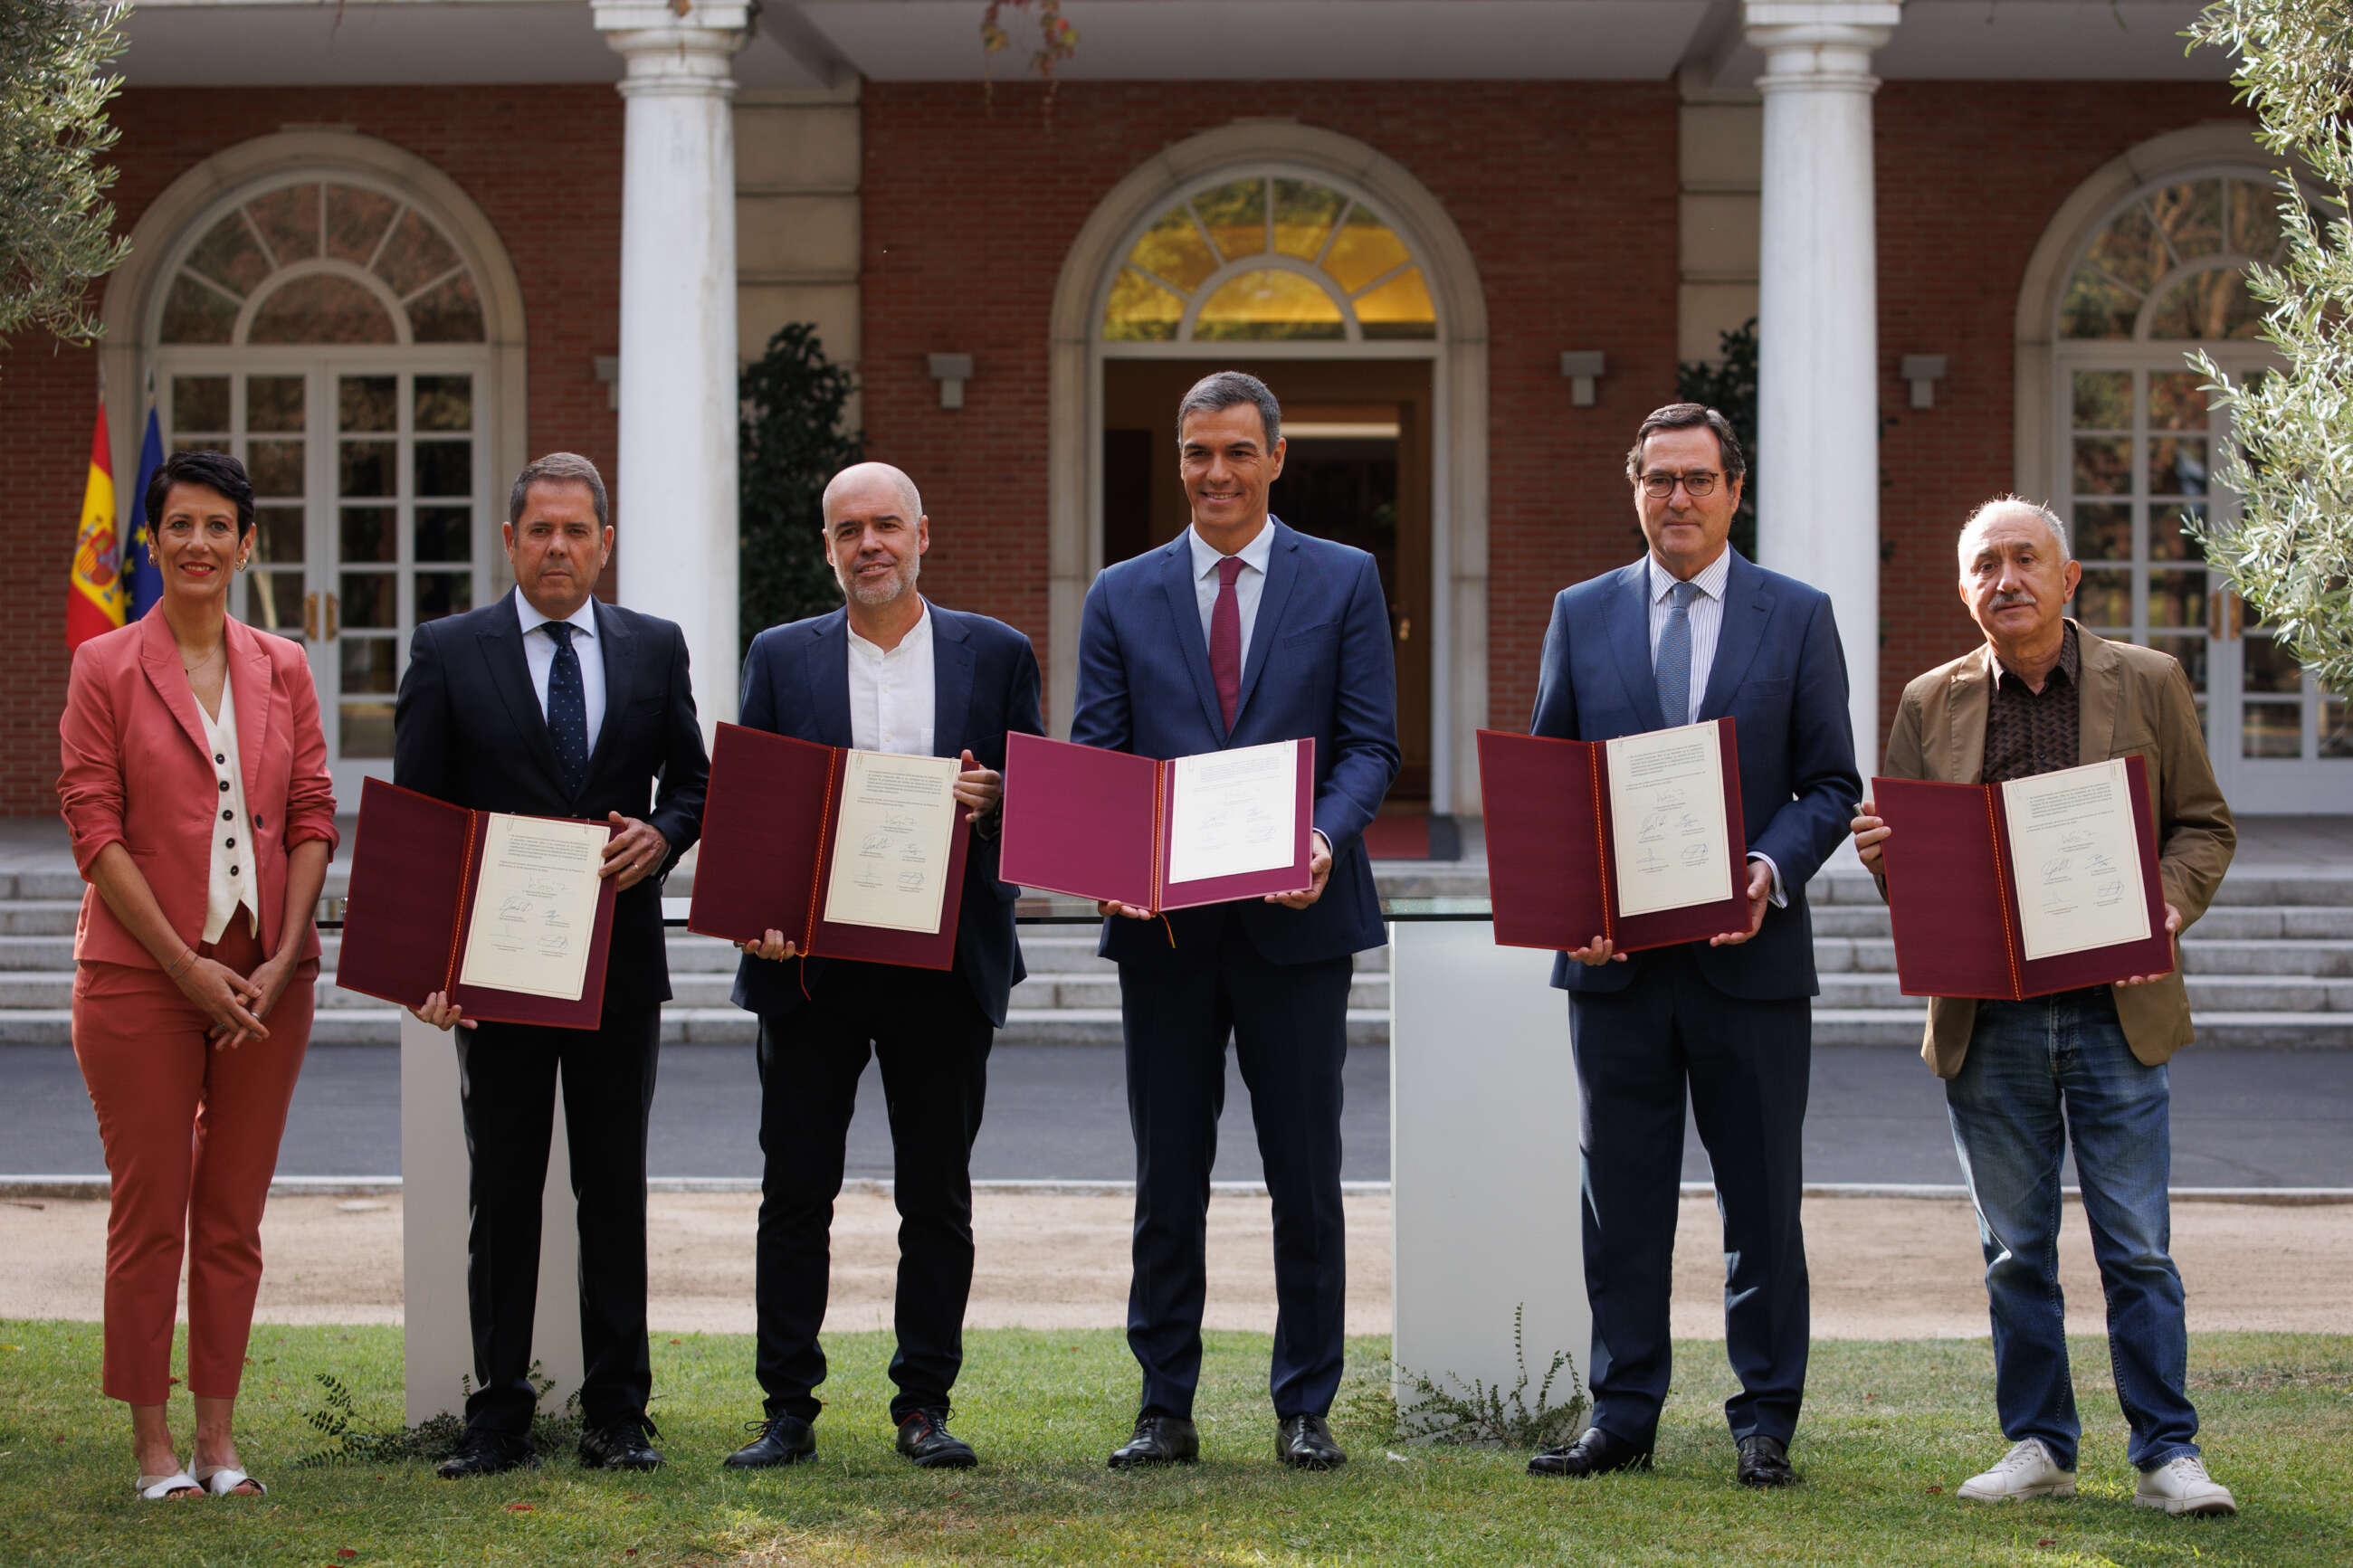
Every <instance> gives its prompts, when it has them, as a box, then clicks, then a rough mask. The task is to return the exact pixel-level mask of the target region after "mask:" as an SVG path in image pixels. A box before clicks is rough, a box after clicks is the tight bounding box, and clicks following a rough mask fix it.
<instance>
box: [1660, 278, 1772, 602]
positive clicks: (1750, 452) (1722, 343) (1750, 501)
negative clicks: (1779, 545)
mask: <svg viewBox="0 0 2353 1568" xmlns="http://www.w3.org/2000/svg"><path fill="white" fill-rule="evenodd" d="M1717 344H1718V347H1719V348H1720V349H1721V350H1722V355H1723V357H1721V358H1720V359H1716V360H1714V361H1709V360H1704V359H1688V360H1685V361H1683V363H1681V364H1679V365H1677V366H1675V395H1676V396H1677V397H1679V398H1681V399H1683V401H1684V402H1685V403H1698V404H1703V405H1706V406H1707V407H1709V408H1713V409H1715V411H1716V412H1717V413H1718V414H1721V415H1723V416H1725V419H1726V420H1728V421H1730V422H1731V425H1732V433H1733V434H1734V435H1736V436H1737V437H1740V448H1741V450H1742V451H1743V452H1744V453H1746V455H1747V458H1748V478H1747V479H1746V482H1745V483H1744V485H1743V488H1742V489H1741V492H1740V510H1738V511H1736V512H1734V513H1733V514H1732V547H1733V548H1734V549H1735V550H1737V551H1739V552H1740V553H1742V554H1743V555H1746V557H1748V559H1750V560H1751V561H1754V560H1756V559H1757V318H1756V317H1754V316H1751V317H1749V318H1748V320H1747V321H1744V322H1742V323H1741V324H1740V325H1739V326H1738V327H1736V328H1735V329H1733V330H1732V331H1728V332H1722V333H1718V334H1717Z"/></svg>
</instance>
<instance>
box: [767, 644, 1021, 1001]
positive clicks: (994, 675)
mask: <svg viewBox="0 0 2353 1568" xmlns="http://www.w3.org/2000/svg"><path fill="white" fill-rule="evenodd" d="M931 612H932V754H933V755H934V756H938V757H955V756H961V755H963V754H964V752H966V751H970V752H972V754H973V756H974V758H975V759H976V761H977V762H978V763H980V765H981V766H982V767H985V768H994V769H996V770H997V771H998V772H999V773H1002V772H1003V771H1004V769H1005V737H1006V735H1007V734H1008V732H1009V731H1020V732H1021V733H1022V734H1025V735H1039V734H1043V733H1045V730H1046V725H1045V721H1044V719H1043V718H1042V716H1041V715H1040V714H1039V710H1038V656H1037V654H1036V653H1035V652H1034V651H1033V650H1032V649H1031V648H1030V647H1029V638H1028V637H1024V636H1022V635H1021V634H1020V633H1019V632H1018V631H1015V630H1014V629H1013V628H1012V627H1011V626H1007V625H1006V624H1005V623H1004V622H1003V621H996V620H991V619H989V618H988V617H987V616H976V615H968V614H966V613H965V612H963V611H961V610H949V609H943V608H941V607H940V606H939V605H932V606H931ZM742 706H743V712H742V718H741V722H743V723H744V724H746V725H748V726H750V727H751V728H753V729H754V730H767V731H772V732H774V733H776V734H779V735H791V736H794V737H796V738H797V739H799V740H803V741H815V742H818V743H819V744H821V745H827V746H850V745H855V744H856V743H857V742H855V741H854V740H853V739H852V738H851V735H850V729H849V611H848V610H846V609H842V610H836V611H834V612H833V613H832V614H830V615H824V616H810V617H809V618H808V619H807V620H805V621H794V622H792V623H791V624H790V625H788V626H770V627H769V628H768V629H767V630H766V631H765V632H762V633H761V634H760V635H759V636H758V637H754V638H753V639H752V649H751V651H750V652H749V653H747V654H745V655H744V698H743V705H742ZM976 826H978V827H979V828H981V829H984V830H985V831H976V832H975V833H974V834H973V835H972V842H971V847H969V848H968V849H967V850H966V851H965V862H964V891H963V895H962V900H963V901H962V902H961V903H960V904H959V905H958V913H957V915H956V942H955V967H956V972H957V973H960V974H962V975H963V976H964V977H965V983H966V984H969V985H971V987H972V994H973V996H974V998H975V999H976V1000H977V1001H978V1002H979V1004H980V1010H981V1011H982V1012H984V1013H986V1014H987V1015H988V1021H989V1022H990V1023H992V1024H994V1025H996V1026H997V1027H998V1028H1000V1029H1001V1028H1003V1027H1004V1026H1005V1009H1006V1005H1007V998H1008V997H1009V996H1010V995H1011V994H1012V992H1013V988H1014V987H1015V986H1016V985H1018V984H1020V983H1021V981H1022V979H1023V978H1024V976H1025V975H1027V973H1029V972H1028V971H1027V970H1026V969H1024V968H1023V967H1022V964H1021V948H1020V945H1019V944H1018V942H1015V941H1014V937H1013V900H1014V899H1015V898H1016V897H1017V896H1018V895H1019V893H1020V891H1021V889H1018V888H1016V887H1013V886H1012V885H1010V884H1009V883H1006V882H1000V881H998V880H997V832H996V825H995V824H993V823H982V824H978V825H976ZM826 962H827V961H826V960H824V959H822V958H812V959H807V960H803V959H798V958H791V959H786V961H785V962H783V963H772V962H770V961H769V960H767V959H765V958H751V957H746V958H745V959H744V961H743V963H740V964H739V965H737V967H736V970H735V1005H737V1006H738V1007H743V1008H746V1009H748V1010H750V1011H752V1012H754V1013H759V1014H762V1015H765V1016H779V1015H782V1014H786V1013H789V1012H791V1011H792V1010H793V1009H794V1008H796V1007H798V1006H799V1005H801V1004H802V1003H803V1002H804V1001H805V1000H807V994H806V993H805V992H803V990H802V989H801V980H802V975H801V968H802V965H803V964H804V963H806V964H807V967H808V975H807V978H808V981H809V983H810V984H811V985H812V986H813V985H814V984H816V981H817V977H818V974H819V973H822V972H823V970H824V968H825V965H826ZM877 1000H878V1001H881V1002H887V1001H888V998H886V997H878V998H877Z"/></svg>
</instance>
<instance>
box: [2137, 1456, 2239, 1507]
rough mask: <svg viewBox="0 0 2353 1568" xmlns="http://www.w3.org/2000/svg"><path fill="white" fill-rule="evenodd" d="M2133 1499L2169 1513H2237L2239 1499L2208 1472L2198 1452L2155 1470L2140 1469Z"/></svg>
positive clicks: (2173, 1460) (2180, 1457) (2142, 1504)
mask: <svg viewBox="0 0 2353 1568" xmlns="http://www.w3.org/2000/svg"><path fill="white" fill-rule="evenodd" d="M2133 1501H2135V1502H2137V1503H2138V1504H2140V1506H2141V1507H2143V1508H2161V1509H2163V1510H2165V1511H2166V1512H2168V1513H2236V1512H2238V1511H2239V1500H2238V1499H2237V1498H2234V1497H2232V1495H2231V1489H2230V1488H2228V1487H2226V1486H2224V1485H2223V1484H2222V1483H2221V1482H2220V1481H2218V1480H2216V1479H2214V1478H2213V1477H2211V1476H2210V1475H2208V1474H2207V1473H2206V1463H2205V1461H2204V1460H2202V1459H2200V1458H2199V1457H2198V1456H2197V1455H2195V1454H2183V1455H2181V1456H2179V1458H2173V1459H2169V1460H2168V1461H2167V1462H2166V1463H2164V1464H2162V1465H2159V1466H2158V1468H2156V1469H2153V1470H2144V1471H2142V1472H2141V1478H2140V1485H2139V1486H2138V1487H2137V1488H2135V1489H2133Z"/></svg>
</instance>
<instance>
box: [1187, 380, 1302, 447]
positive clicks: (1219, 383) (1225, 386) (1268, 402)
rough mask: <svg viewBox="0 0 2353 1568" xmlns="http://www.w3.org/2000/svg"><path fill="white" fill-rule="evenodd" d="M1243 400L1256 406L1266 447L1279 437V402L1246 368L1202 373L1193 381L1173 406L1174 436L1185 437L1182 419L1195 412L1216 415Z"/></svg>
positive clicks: (1280, 435)
mask: <svg viewBox="0 0 2353 1568" xmlns="http://www.w3.org/2000/svg"><path fill="white" fill-rule="evenodd" d="M1244 403H1250V404H1255V405H1257V406H1258V416H1259V420H1260V423H1261V424H1262V425H1263V426H1265V427H1266V449H1267V450H1268V451H1270V452H1271V451H1273V450H1274V444H1275V443H1276V442H1277V441H1280V440H1282V405H1281V404H1279V403H1277V402H1276V401H1275V400H1274V394H1273V392H1272V391H1271V390H1270V389H1269V387H1268V386H1267V384H1266V383H1264V382H1262V381H1261V380H1260V379H1259V378H1258V377H1256V376H1254V375H1251V374H1249V373H1248V372H1246V371H1239V370H1220V371H1216V372H1213V373H1212V374H1208V375H1205V376H1203V377H1202V378H1201V379H1200V380H1198V381H1197V382H1195V383H1194V384H1193V390H1192V391H1190V392H1188V393H1187V394H1186V395H1185V396H1184V400H1183V401H1182V402H1180V403H1178V404H1177V405H1176V439H1177V441H1178V442H1179V443H1182V442H1183V441H1184V439H1185V421H1186V420H1187V419H1188V418H1190V417H1191V416H1194V415H1196V414H1215V413H1217V412H1218V411H1219V410H1220V409H1225V408H1232V407H1236V406H1238V405H1241V404H1244Z"/></svg>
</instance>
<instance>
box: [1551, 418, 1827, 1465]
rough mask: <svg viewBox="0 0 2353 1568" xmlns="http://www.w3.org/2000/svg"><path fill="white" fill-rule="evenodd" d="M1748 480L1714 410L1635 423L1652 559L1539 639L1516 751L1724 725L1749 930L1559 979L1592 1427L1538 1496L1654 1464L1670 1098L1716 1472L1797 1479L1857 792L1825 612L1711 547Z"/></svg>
mask: <svg viewBox="0 0 2353 1568" xmlns="http://www.w3.org/2000/svg"><path fill="white" fill-rule="evenodd" d="M1745 474H1746V459H1745V458H1743V457H1742V455H1741V451H1740V443H1739V441H1738V440H1737V439H1736V437H1734V435H1733V433H1732V426H1730V424H1728V423H1727V422H1726V421H1725V417H1724V416H1723V415H1721V414H1719V413H1717V412H1716V411H1715V409H1712V408H1704V407H1702V406H1700V405H1698V404H1695V403H1676V404H1670V405H1667V406H1666V407H1664V408H1661V409H1659V410H1657V411H1656V412H1654V413H1652V414H1651V416H1650V417H1648V418H1647V419H1645V420H1643V421H1642V424H1641V428H1640V429H1639V430H1638V431H1637V432H1636V433H1635V437H1634V447H1633V449H1632V450H1631V451H1630V452H1629V453H1628V454H1627V456H1626V476H1627V478H1628V479H1629V480H1630V481H1631V484H1632V489H1633V497H1634V512H1635V516H1636V518H1637V519H1638V520H1639V521H1641V526H1642V533H1643V537H1644V538H1645V539H1646V540H1648V541H1649V543H1650V550H1649V552H1648V553H1647V554H1645V555H1644V556H1643V558H1642V559H1641V560H1640V561H1637V562H1635V563H1633V564H1632V565H1630V566H1627V567H1623V568H1621V569H1620V570H1618V571H1616V572H1612V573H1609V574H1607V575H1605V576H1600V577H1596V578H1593V579H1592V580H1590V581H1588V582H1585V583H1579V584H1577V585H1576V586H1575V587H1573V588H1565V589H1563V590H1562V591H1561V593H1560V596H1559V597H1558V599H1556V601H1555V602H1554V605H1553V616H1552V627H1551V629H1550V630H1549V631H1547V632H1546V634H1545V645H1544V668H1543V672H1542V675H1541V677H1540V679H1539V683H1538V685H1537V688H1536V709H1535V725H1534V731H1535V733H1536V734H1539V735H1553V736H1558V737H1561V738H1563V739H1567V740H1574V741H1607V740H1610V739H1613V738H1615V737H1617V736H1620V735H1630V734H1635V733H1638V732H1640V731H1646V730H1658V729H1665V728H1672V727H1673V726H1676V725H1682V724H1692V723H1699V722H1702V721H1709V720H1715V719H1719V718H1722V717H1724V716H1725V715H1727V714H1728V715H1730V716H1731V718H1732V720H1733V722H1734V730H1735V733H1736V738H1737V740H1738V743H1739V750H1740V811H1741V817H1742V820H1743V826H1745V827H1746V830H1747V836H1748V842H1747V845H1746V850H1747V858H1748V889H1747V891H1748V923H1747V926H1746V929H1745V930H1741V931H1725V932H1722V933H1720V934H1718V935H1716V936H1714V937H1711V938H1710V939H1709V940H1708V941H1706V942H1690V943H1687V944H1685V945H1683V946H1681V947H1672V948H1661V949H1655V950H1652V951H1651V952H1641V953H1636V954H1633V955H1631V956H1629V955H1627V954H1624V953H1620V952H1613V951H1612V950H1611V947H1610V944H1609V942H1608V941H1606V940H1604V938H1602V937H1601V936H1600V935H1599V934H1597V935H1596V936H1595V937H1594V939H1593V941H1592V942H1591V943H1590V944H1588V946H1586V947H1584V948H1580V949H1578V950H1577V952H1571V953H1566V954H1564V955H1562V957H1561V959H1560V960H1559V962H1558V963H1556V965H1555V966H1554V970H1553V984H1555V985H1558V986H1561V987H1563V988H1564V989H1566V990H1567V992H1568V994H1569V1019H1570V1025H1571V1039H1572V1042H1573V1045H1574V1047H1575V1050H1576V1053H1577V1089H1578V1092H1579V1094H1580V1096H1581V1097H1582V1099H1583V1100H1584V1126H1583V1133H1584V1136H1583V1146H1584V1155H1585V1291H1586V1295H1587V1298H1588V1300H1590V1301H1591V1303H1592V1307H1593V1352H1592V1360H1591V1361H1590V1363H1588V1370H1589V1372H1590V1373H1591V1380H1592V1385H1593V1425H1592V1426H1591V1427H1590V1428H1588V1430H1587V1431H1586V1432H1585V1434H1584V1435H1583V1436H1580V1437H1578V1438H1577V1441H1576V1442H1574V1443H1571V1444H1569V1445H1567V1447H1561V1448H1556V1449H1551V1450H1548V1451H1546V1453H1543V1454H1540V1455H1538V1456H1537V1457H1536V1458H1535V1459H1533V1460H1532V1461H1530V1462H1529V1465H1528V1468H1529V1469H1530V1470H1531V1471H1533V1472H1534V1473H1535V1474H1537V1475H1556V1476H1557V1475H1566V1476H1585V1475H1593V1474H1596V1473H1599V1472H1601V1471H1605V1470H1621V1469H1632V1468H1649V1466H1650V1462H1651V1445H1652V1442H1653V1439H1654V1438H1655V1436H1656V1435H1657V1431H1658V1424H1659V1409H1660V1406H1661V1405H1662V1404H1663V1403H1664V1401H1665V1399H1666V1395H1667V1385H1668V1376H1669V1371H1670V1368H1669V1357H1670V1346H1669V1342H1668V1337H1667V1332H1668V1320H1667V1292H1668V1285H1669V1281H1670V1276H1671V1272H1672V1264H1673V1260H1674V1234H1675V1210H1676V1201H1677V1197H1678V1188H1679V1184H1680V1183H1681V1181H1682V1177H1683V1102H1684V1095H1685V1092H1686V1089H1688V1092H1689V1095H1690V1100H1691V1110H1692V1117H1693V1120H1694V1121H1696V1122H1697V1123H1698V1126H1699V1135H1700V1142H1702V1143H1704V1144H1705V1145H1706V1147H1707V1153H1708V1160H1709V1163H1710V1164H1711V1166H1712V1167H1713V1169H1714V1172H1715V1191H1716V1206H1717V1207H1718V1208H1719V1209H1720V1210H1721V1211H1722V1212H1723V1215H1724V1252H1725V1265H1726V1268H1725V1312H1724V1316H1725V1349H1726V1351H1727V1352H1729V1354H1730V1356H1731V1359H1732V1367H1733V1371H1734V1372H1736V1373H1738V1374H1739V1377H1740V1393H1738V1394H1736V1395H1734V1396H1733V1397H1732V1398H1731V1399H1730V1400H1728V1401H1726V1402H1725V1416H1726V1418H1727V1419H1728V1420H1729V1421H1730V1423H1731V1426H1732V1436H1733V1440H1734V1443H1735V1446H1736V1449H1737V1454H1738V1458H1737V1461H1736V1467H1735V1473H1736V1475H1737V1477H1738V1478H1739V1479H1740V1480H1741V1481H1742V1482H1743V1483H1744V1484H1746V1485H1748V1486H1758V1487H1778V1486H1788V1485H1789V1484H1790V1483H1791V1482H1793V1481H1795V1480H1796V1479H1798V1477H1797V1473H1796V1472H1795V1471H1794V1470H1793V1469H1791V1468H1790V1466H1789V1458H1788V1447H1789V1439H1790V1436H1791V1435H1792V1434H1793V1433H1794V1432H1795V1431H1796V1429H1797V1424H1798V1407H1799V1403H1800V1402H1801V1401H1802V1399H1803V1398H1804V1395H1805V1385H1806V1349H1807V1339H1808V1333H1809V1322H1808V1315H1807V1288H1806V1244H1805V1237H1804V1234H1803V1233H1802V1231H1801V1230H1800V1229H1799V1220H1798V1203H1799V1193H1800V1187H1801V1181H1802V1168H1801V1159H1800V1156H1801V1154H1802V1148H1801V1144H1800V1133H1801V1131H1802V1130H1803V1128H1804V1124H1805V1118H1806V1080H1807V1071H1808V1065H1809V1063H1810V1059H1811V1055H1812V1013H1811V1003H1810V998H1811V997H1812V995H1813V994H1814V993H1815V992H1816V991H1817V990H1818V989H1819V987H1818V986H1817V985H1816V984H1815V981H1814V945H1813V930H1812V924H1811V921H1810V920H1809V919H1808V918H1807V911H1806V884H1807V882H1808V881H1810V880H1811V879H1812V878H1813V875H1814V872H1815V871H1816V870H1817V869H1818V868H1820V865H1821V863H1822V861H1823V860H1824V859H1825V858H1828V856H1829V855H1830V853H1831V850H1832V849H1834V848H1836V847H1838V844H1839V841H1840V838H1841V837H1842V835H1843V833H1844V831H1845V828H1846V825H1847V822H1848V820H1849V818H1850V817H1851V816H1852V807H1853V805H1854V803H1855V801H1856V800H1858V799H1859V798H1860V797H1861V795H1862V781H1861V780H1860V779H1858V778H1857V777H1856V775H1855V769H1854V739H1853V730H1852V721H1851V720H1850V719H1849V717H1848V710H1847V679H1846V657H1845V655H1844V654H1843V653H1842V652H1841V649H1840V647H1839V636H1838V626H1837V623H1836V622H1835V621H1834V620H1833V619H1832V617H1831V603H1830V600H1829V598H1828V597H1826V596H1825V595H1822V594H1821V593H1820V592H1819V591H1818V590H1816V589H1814V588H1810V587H1809V586H1807V585H1806V584H1803V583H1800V582H1799V581H1797V580H1796V579H1795V578H1791V577H1784V576H1782V575H1781V574H1778V573H1776V572H1767V571H1766V570H1764V569H1763V568H1761V567H1758V566H1756V565H1753V564H1751V563H1749V562H1748V561H1747V559H1746V558H1745V557H1744V556H1742V555H1741V553H1740V552H1738V551H1736V550H1735V549H1733V548H1732V547H1731V544H1730V543H1729V542H1728V537H1729V535H1730V532H1731V529H1732V516H1733V513H1734V512H1735V511H1736V510H1738V508H1739V505H1740V489H1741V482H1742V479H1743V478H1744V476H1745Z"/></svg>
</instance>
